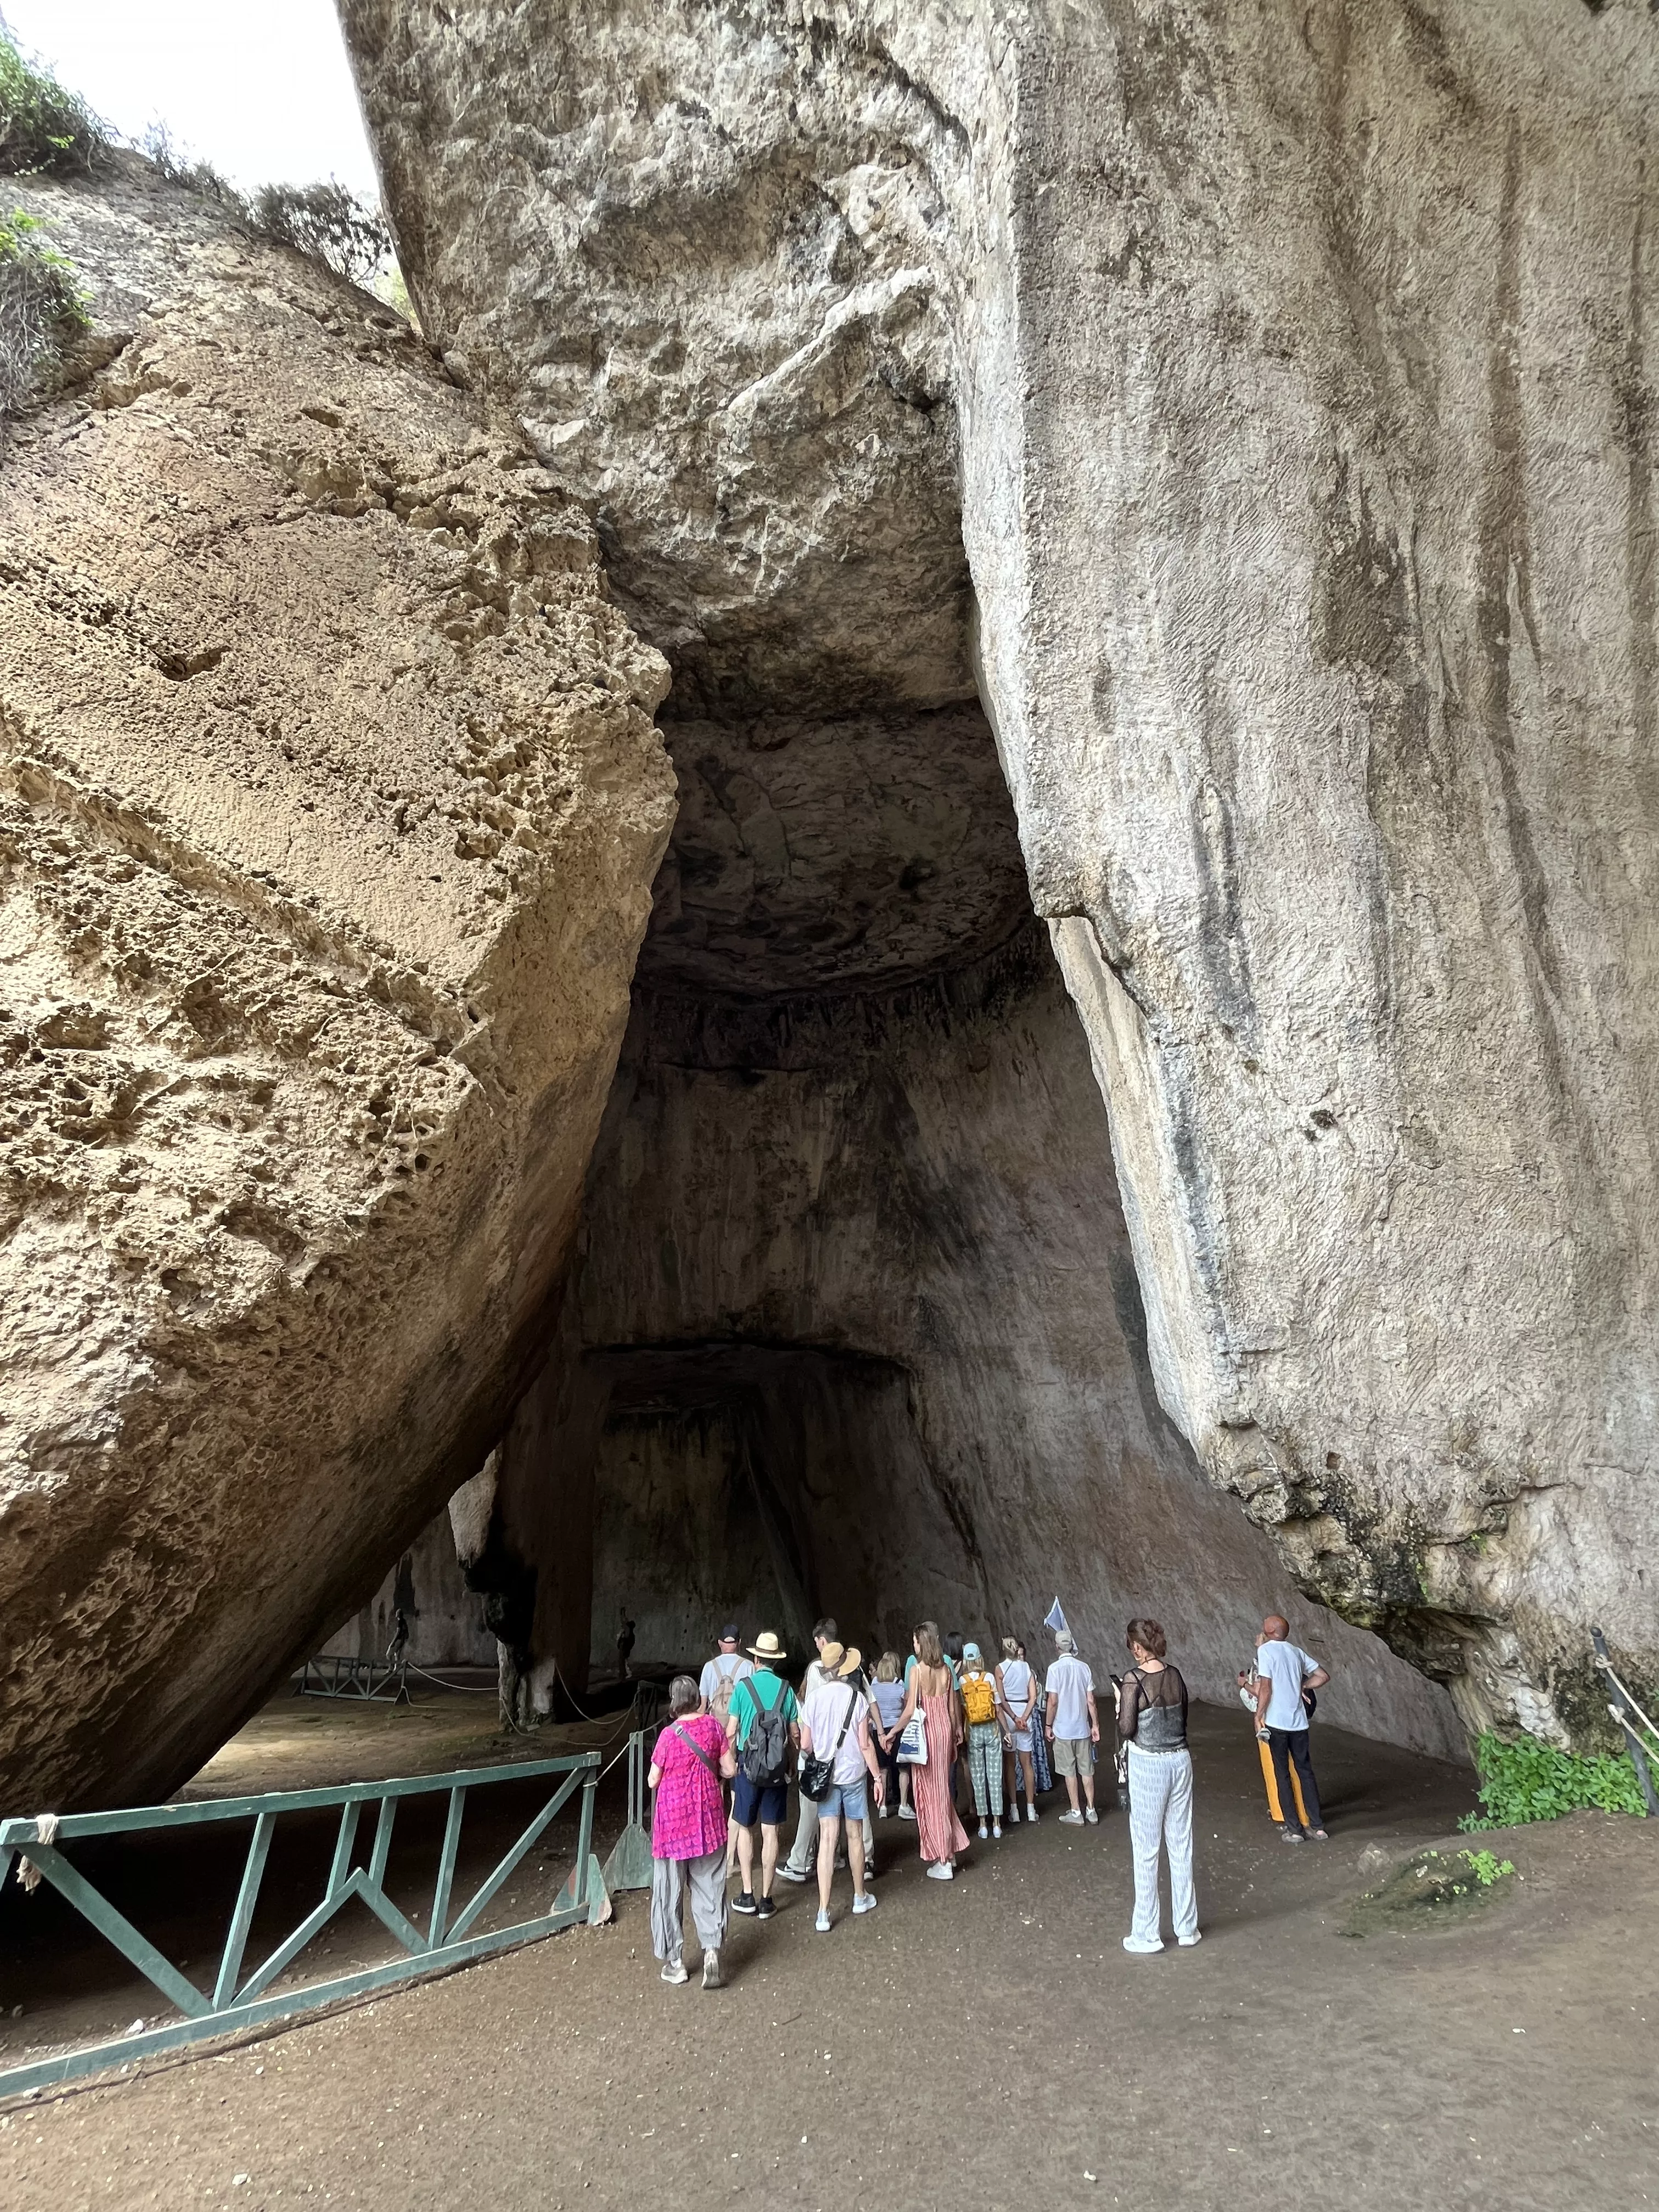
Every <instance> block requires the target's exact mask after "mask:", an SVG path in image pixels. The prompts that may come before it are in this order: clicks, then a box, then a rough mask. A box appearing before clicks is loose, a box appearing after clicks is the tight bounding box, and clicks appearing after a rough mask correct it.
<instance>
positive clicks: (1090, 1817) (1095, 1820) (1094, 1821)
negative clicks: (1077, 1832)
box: [1083, 1805, 1100, 1828]
mask: <svg viewBox="0 0 1659 2212" xmlns="http://www.w3.org/2000/svg"><path fill="white" fill-rule="evenodd" d="M1083 1817H1084V1819H1085V1820H1086V1821H1087V1822H1088V1823H1089V1826H1091V1828H1097V1827H1098V1826H1100V1815H1099V1814H1098V1813H1097V1812H1096V1810H1095V1808H1094V1807H1093V1806H1092V1805H1091V1806H1090V1808H1089V1809H1088V1811H1087V1812H1086V1813H1085V1814H1084V1816H1083Z"/></svg>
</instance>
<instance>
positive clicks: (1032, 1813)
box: [1025, 1804, 1037, 1826]
mask: <svg viewBox="0 0 1659 2212" xmlns="http://www.w3.org/2000/svg"><path fill="white" fill-rule="evenodd" d="M1036 1816H1037V1808H1036V1806H1035V1805H1031V1804H1028V1805H1027V1806H1026V1808H1025V1818H1026V1820H1028V1822H1030V1825H1031V1826H1036Z"/></svg>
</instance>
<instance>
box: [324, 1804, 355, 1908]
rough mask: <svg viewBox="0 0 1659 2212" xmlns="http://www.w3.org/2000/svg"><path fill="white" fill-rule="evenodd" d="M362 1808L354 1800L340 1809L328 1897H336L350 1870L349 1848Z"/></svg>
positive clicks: (329, 1873) (329, 1871)
mask: <svg viewBox="0 0 1659 2212" xmlns="http://www.w3.org/2000/svg"><path fill="white" fill-rule="evenodd" d="M362 1809H363V1808H362V1805H361V1804H359V1803H358V1802H356V1800H355V1799H354V1800H353V1801H352V1802H351V1803H350V1804H349V1805H342V1806H341V1808H340V1833H339V1836H338V1838H337V1840H336V1843H335V1845H334V1863H333V1865H332V1866H331V1867H330V1869H329V1870H328V1887H327V1889H326V1891H325V1893H324V1894H325V1896H328V1897H337V1896H338V1895H339V1893H340V1892H341V1891H342V1890H343V1888H344V1887H345V1879H346V1875H348V1874H349V1872H350V1869H351V1846H352V1845H353V1844H354V1843H356V1840H357V1815H358V1814H359V1813H361V1812H362Z"/></svg>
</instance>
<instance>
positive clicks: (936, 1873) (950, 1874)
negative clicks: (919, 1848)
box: [927, 1859, 957, 1881]
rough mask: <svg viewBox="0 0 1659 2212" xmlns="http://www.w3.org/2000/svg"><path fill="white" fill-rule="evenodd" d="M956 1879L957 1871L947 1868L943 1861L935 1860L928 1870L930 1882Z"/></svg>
mask: <svg viewBox="0 0 1659 2212" xmlns="http://www.w3.org/2000/svg"><path fill="white" fill-rule="evenodd" d="M956 1878H957V1870H956V1869H955V1868H954V1867H951V1866H946V1865H945V1862H944V1860H943V1859H934V1860H933V1863H932V1864H931V1865H930V1866H929V1867H928V1869H927V1879H928V1881H955V1880H956Z"/></svg>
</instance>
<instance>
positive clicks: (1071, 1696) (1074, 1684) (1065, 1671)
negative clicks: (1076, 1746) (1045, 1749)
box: [1042, 1651, 1095, 1743]
mask: <svg viewBox="0 0 1659 2212" xmlns="http://www.w3.org/2000/svg"><path fill="white" fill-rule="evenodd" d="M1094 1686H1095V1678H1094V1676H1093V1675H1092V1674H1091V1673H1090V1672H1089V1669H1088V1667H1087V1666H1086V1664H1085V1662H1084V1661H1082V1660H1081V1659H1079V1657H1078V1656H1077V1654H1076V1652H1075V1651H1062V1652H1061V1653H1060V1656H1058V1658H1056V1660H1055V1661H1054V1665H1053V1666H1052V1667H1050V1668H1049V1669H1048V1680H1047V1681H1046V1682H1045V1683H1044V1684H1043V1686H1042V1694H1043V1699H1044V1701H1045V1704H1046V1701H1047V1700H1048V1699H1049V1698H1053V1697H1057V1698H1058V1699H1059V1700H1060V1702H1059V1704H1058V1705H1056V1706H1055V1707H1054V1734H1055V1735H1057V1736H1060V1737H1061V1738H1064V1739H1066V1740H1067V1741H1070V1742H1073V1743H1077V1742H1079V1741H1081V1740H1082V1738H1083V1737H1085V1735H1088V1733H1089V1692H1090V1691H1091V1690H1092V1689H1093V1687H1094Z"/></svg>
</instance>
